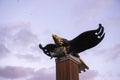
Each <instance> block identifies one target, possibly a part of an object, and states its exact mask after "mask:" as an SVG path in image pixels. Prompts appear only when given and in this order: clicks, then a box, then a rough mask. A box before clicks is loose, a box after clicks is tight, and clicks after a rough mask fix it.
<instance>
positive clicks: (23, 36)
mask: <svg viewBox="0 0 120 80" xmlns="http://www.w3.org/2000/svg"><path fill="white" fill-rule="evenodd" d="M36 40H37V36H36V35H34V34H33V33H32V32H31V31H29V30H25V29H22V30H19V31H18V32H17V33H16V34H15V35H14V41H15V43H18V44H20V45H22V46H23V45H26V46H27V45H29V44H31V43H34V42H35V41H36Z"/></svg>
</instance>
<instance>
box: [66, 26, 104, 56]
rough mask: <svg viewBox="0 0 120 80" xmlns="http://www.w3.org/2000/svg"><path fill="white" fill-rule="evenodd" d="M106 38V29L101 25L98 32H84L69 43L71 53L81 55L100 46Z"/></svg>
mask: <svg viewBox="0 0 120 80" xmlns="http://www.w3.org/2000/svg"><path fill="white" fill-rule="evenodd" d="M104 36H105V33H104V27H103V26H102V25H101V24H99V28H98V29H96V30H90V31H86V32H83V33H82V34H80V35H78V36H77V37H76V38H74V39H73V40H71V41H69V43H68V44H69V46H70V47H69V52H72V53H73V54H76V53H80V52H82V51H84V50H87V49H89V48H92V47H94V46H96V45H97V44H99V43H100V42H101V41H102V40H103V38H104Z"/></svg>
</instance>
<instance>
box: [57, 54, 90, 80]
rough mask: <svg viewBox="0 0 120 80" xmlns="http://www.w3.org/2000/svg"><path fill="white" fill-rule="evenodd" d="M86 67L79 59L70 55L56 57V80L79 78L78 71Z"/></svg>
mask: <svg viewBox="0 0 120 80" xmlns="http://www.w3.org/2000/svg"><path fill="white" fill-rule="evenodd" d="M85 69H88V67H87V65H86V64H85V63H84V62H83V61H82V60H81V59H80V58H76V57H74V56H71V55H67V56H65V57H62V58H59V59H56V80H79V73H80V72H81V71H85Z"/></svg>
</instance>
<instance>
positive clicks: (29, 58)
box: [16, 54, 40, 62]
mask: <svg viewBox="0 0 120 80" xmlns="http://www.w3.org/2000/svg"><path fill="white" fill-rule="evenodd" d="M16 56H17V57H18V58H19V59H24V60H27V61H30V62H31V61H32V62H33V61H35V62H38V61H39V62H40V56H35V55H32V54H25V55H21V54H17V55H16Z"/></svg>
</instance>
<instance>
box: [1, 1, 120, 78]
mask: <svg viewBox="0 0 120 80" xmlns="http://www.w3.org/2000/svg"><path fill="white" fill-rule="evenodd" d="M119 7H120V0H0V80H56V76H55V74H56V72H55V69H56V68H55V59H50V57H48V56H46V55H45V54H44V53H43V52H42V50H40V49H39V47H38V45H39V44H40V43H41V44H42V45H43V46H45V45H46V44H49V43H54V42H53V39H52V37H51V34H53V33H54V34H57V35H58V36H60V37H63V38H66V39H68V40H71V39H73V38H75V37H76V36H77V35H79V34H81V33H82V32H84V31H87V30H92V29H97V28H98V24H99V23H101V24H102V25H103V26H104V28H105V34H106V35H105V38H104V39H103V40H102V42H101V43H100V44H99V45H97V46H96V47H94V48H92V49H89V50H86V51H84V52H82V53H80V54H79V55H80V58H81V59H82V60H83V61H84V62H85V63H86V64H87V66H89V70H87V71H86V72H82V73H81V74H79V79H80V80H119V79H120V72H119V67H120V36H119V34H120V10H119Z"/></svg>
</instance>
